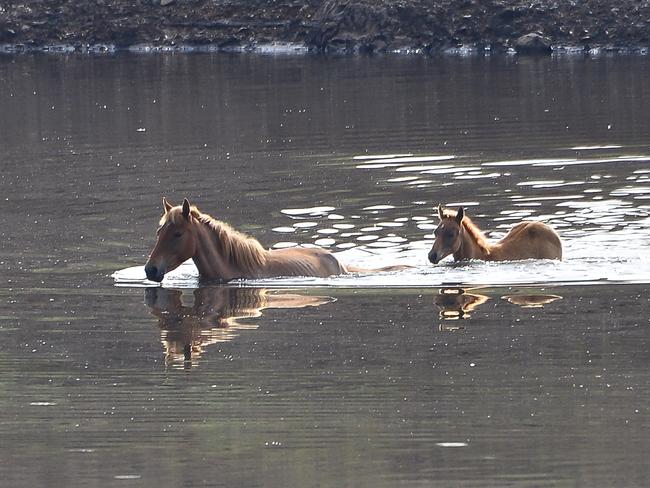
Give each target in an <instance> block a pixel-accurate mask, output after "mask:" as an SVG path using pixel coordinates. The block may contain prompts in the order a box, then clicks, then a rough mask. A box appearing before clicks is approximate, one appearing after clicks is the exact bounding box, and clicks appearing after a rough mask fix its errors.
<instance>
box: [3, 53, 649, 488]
mask: <svg viewBox="0 0 650 488" xmlns="http://www.w3.org/2000/svg"><path fill="white" fill-rule="evenodd" d="M649 72H650V59H645V58H643V57H638V58H618V59H616V58H600V59H590V60H585V59H582V58H556V59H553V58H548V59H522V60H517V59H515V58H511V59H503V58H501V59H472V58H469V59H468V58H448V59H421V58H408V57H405V58H371V59H368V58H364V59H345V58H342V59H321V58H309V57H307V58H301V57H296V58H292V57H263V56H255V57H254V56H233V57H229V56H224V55H219V56H211V55H170V56H164V55H157V56H136V55H132V56H115V57H94V58H93V57H83V56H71V57H64V56H56V57H55V56H52V57H50V56H34V57H30V56H22V57H10V56H5V57H0V114H2V117H0V165H1V166H0V167H1V170H2V171H1V172H0V184H1V188H2V194H1V195H0V202H1V203H0V236H1V237H2V240H1V243H0V249H1V250H2V253H1V254H0V273H1V274H0V304H1V305H0V334H1V335H2V339H3V340H2V341H1V345H0V385H1V386H2V390H3V392H4V394H3V395H2V396H1V397H0V398H1V399H0V406H1V407H2V408H0V438H1V439H2V442H1V443H0V461H2V462H0V475H1V476H2V477H3V479H4V480H6V481H5V482H6V483H8V484H10V485H11V486H30V487H31V486H39V485H40V486H44V485H54V484H56V485H60V486H65V485H68V486H154V485H158V486H283V487H284V486H332V487H341V486H386V487H392V486H486V485H487V486H558V485H559V486H590V487H591V486H643V485H645V483H646V480H647V479H648V477H649V476H650V469H649V468H648V467H647V454H646V453H647V452H648V450H649V449H650V441H649V439H650V435H649V434H650V417H649V415H648V414H649V411H648V407H647V405H648V404H650V387H649V385H650V381H649V380H650V373H649V372H648V371H649V370H648V363H649V361H650V349H649V346H650V321H649V319H648V310H649V305H650V303H649V299H648V291H649V288H650V264H649V258H650V251H649V250H648V240H649V238H650V142H649V141H650V139H649V136H650V106H649V103H648V100H650V87H649V85H648V83H647V78H648V73H649ZM163 195H165V196H167V197H168V198H170V199H171V200H173V201H180V200H181V199H182V198H183V197H188V198H190V200H191V201H192V203H194V204H196V205H198V206H199V207H200V208H201V209H202V210H204V211H206V212H208V213H210V214H212V215H213V216H215V217H218V218H220V219H222V220H225V221H228V222H230V223H231V224H233V225H234V226H235V227H237V228H238V229H240V230H243V231H245V232H248V233H250V234H253V235H255V236H256V237H258V238H259V239H260V241H261V242H262V243H263V244H264V245H266V246H278V247H281V246H292V245H298V244H303V245H304V244H315V245H319V246H323V247H328V248H330V249H332V250H333V251H335V252H340V253H341V254H340V258H341V260H343V261H346V262H351V263H354V264H360V265H370V266H372V265H385V264H391V263H394V262H401V263H406V264H411V265H412V266H413V268H412V269H410V270H408V271H402V272H398V273H384V274H380V275H374V276H346V277H336V278H329V279H320V280H316V279H278V280H266V281H262V282H249V283H235V284H233V285H231V286H221V287H218V286H199V282H198V279H197V276H196V270H195V268H194V267H193V266H192V265H186V266H183V267H181V268H180V269H179V270H178V272H176V273H173V275H172V276H170V277H169V279H167V280H166V281H165V282H164V283H163V287H151V286H148V285H149V284H148V283H146V282H145V280H144V274H143V271H142V268H141V266H142V264H143V263H144V261H145V259H146V256H147V254H148V252H149V251H150V249H151V247H152V245H153V243H154V231H155V228H156V223H157V219H158V217H159V215H160V212H161V203H160V200H161V197H162V196H163ZM439 202H442V203H444V204H448V205H450V206H451V205H461V204H462V205H464V206H466V208H467V212H468V213H469V214H470V215H471V216H472V217H473V218H474V220H475V221H476V222H477V223H478V224H479V225H480V226H482V227H483V228H485V229H486V230H487V233H488V235H489V236H491V237H493V238H497V237H499V236H502V235H504V234H505V232H507V230H508V228H509V227H511V226H512V225H513V224H514V223H517V222H519V221H521V220H523V219H540V220H544V221H545V222H548V223H549V224H551V225H553V226H554V227H555V228H556V229H557V230H558V231H559V233H560V235H561V236H562V238H563V239H564V243H565V258H566V259H565V260H564V261H563V262H562V263H549V262H524V263H515V264H513V263H500V264H495V263H468V264H463V265H455V264H453V263H451V262H444V263H442V264H441V265H440V266H438V267H433V266H432V265H429V264H428V262H427V260H426V254H427V251H428V249H429V247H430V245H431V242H432V236H431V234H432V231H433V228H434V227H435V225H436V218H435V212H434V210H433V208H434V206H436V205H437V204H438V203H439ZM116 271H117V273H116V274H115V275H114V277H113V274H114V273H115V272H116Z"/></svg>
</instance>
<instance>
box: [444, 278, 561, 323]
mask: <svg viewBox="0 0 650 488" xmlns="http://www.w3.org/2000/svg"><path fill="white" fill-rule="evenodd" d="M477 291H482V290H481V289H469V290H466V289H464V288H443V289H440V290H439V291H438V294H437V295H436V296H435V297H434V299H433V302H434V303H435V304H436V306H437V307H438V309H439V317H440V319H441V320H444V321H445V323H440V324H439V326H438V329H439V330H440V331H441V332H449V331H455V330H459V329H463V328H464V327H463V326H462V325H457V324H456V325H450V324H449V323H446V322H447V321H450V320H459V319H469V318H471V314H472V312H474V311H475V310H476V309H477V308H478V307H480V306H481V305H483V304H484V303H485V302H487V301H488V300H491V299H492V297H491V296H489V295H488V294H482V293H477ZM485 293H488V289H485ZM501 299H502V300H505V301H507V302H509V303H512V304H513V305H519V306H520V307H522V308H542V307H544V306H546V305H549V304H551V303H553V302H555V301H556V300H561V299H562V297H561V296H560V295H550V294H547V293H541V292H535V290H530V291H529V292H528V293H525V294H524V293H514V294H510V295H503V296H501Z"/></svg>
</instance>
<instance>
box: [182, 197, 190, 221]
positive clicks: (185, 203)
mask: <svg viewBox="0 0 650 488" xmlns="http://www.w3.org/2000/svg"><path fill="white" fill-rule="evenodd" d="M183 217H185V218H186V219H189V218H190V202H188V201H187V198H183Z"/></svg>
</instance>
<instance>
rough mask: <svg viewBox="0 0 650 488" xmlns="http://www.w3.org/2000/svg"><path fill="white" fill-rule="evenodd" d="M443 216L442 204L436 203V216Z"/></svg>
mask: <svg viewBox="0 0 650 488" xmlns="http://www.w3.org/2000/svg"><path fill="white" fill-rule="evenodd" d="M443 217H444V212H443V211H442V204H440V203H439V204H438V218H439V219H440V220H442V219H443Z"/></svg>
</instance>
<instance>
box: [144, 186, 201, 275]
mask: <svg viewBox="0 0 650 488" xmlns="http://www.w3.org/2000/svg"><path fill="white" fill-rule="evenodd" d="M163 209H164V214H163V216H162V218H161V219H160V227H158V230H157V231H156V234H157V236H158V240H157V241H156V245H155V247H154V248H153V251H151V255H150V256H149V259H148V260H147V263H146V264H145V266H144V271H145V273H146V274H147V279H149V280H151V281H157V282H161V281H162V280H163V278H164V276H165V274H166V273H169V272H170V271H172V270H174V269H176V268H177V267H178V266H180V265H181V264H182V263H183V262H185V261H187V260H188V259H190V258H191V257H192V256H194V254H195V252H196V236H195V234H194V231H193V229H192V223H193V219H194V217H193V216H192V209H191V207H190V202H188V201H187V198H185V199H183V204H182V205H178V206H174V205H172V204H171V203H169V202H168V201H167V199H166V198H163Z"/></svg>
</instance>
